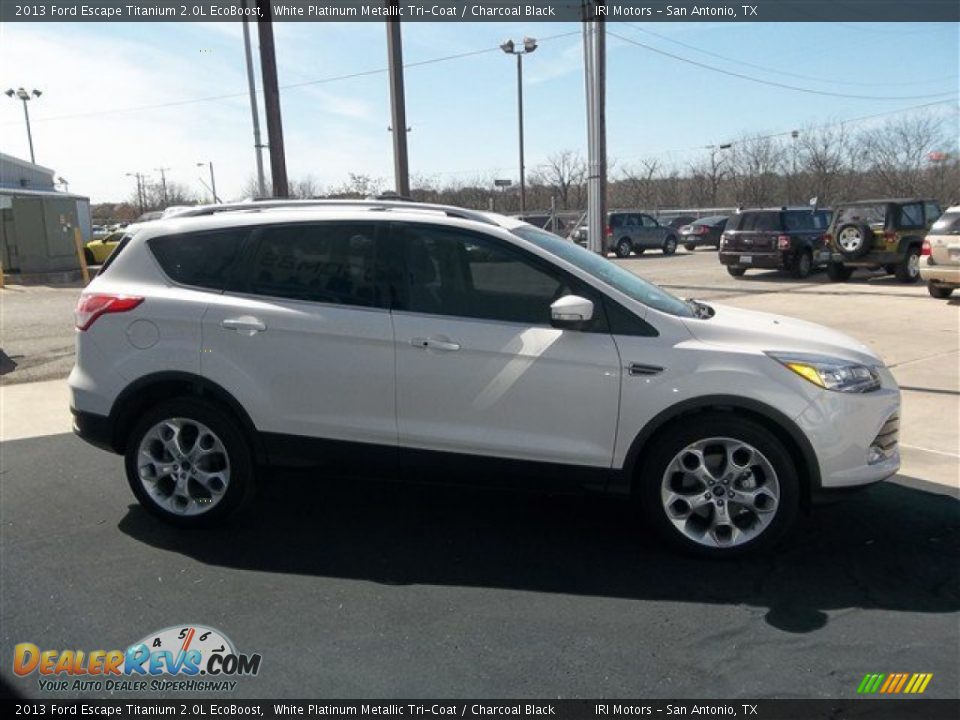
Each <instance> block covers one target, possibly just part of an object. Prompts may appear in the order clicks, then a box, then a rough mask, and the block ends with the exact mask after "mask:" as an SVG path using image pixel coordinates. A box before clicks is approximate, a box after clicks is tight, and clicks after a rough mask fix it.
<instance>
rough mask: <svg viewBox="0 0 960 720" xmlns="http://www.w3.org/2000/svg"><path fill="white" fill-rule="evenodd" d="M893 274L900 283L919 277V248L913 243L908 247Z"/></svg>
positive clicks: (911, 281) (909, 281)
mask: <svg viewBox="0 0 960 720" xmlns="http://www.w3.org/2000/svg"><path fill="white" fill-rule="evenodd" d="M893 274H894V276H895V277H896V278H897V280H899V281H900V282H902V283H915V282H917V280H919V279H920V248H919V247H917V246H916V245H914V246H913V247H911V248H910V249H908V250H907V253H906V255H904V256H903V260H901V261H900V262H899V263H898V264H897V268H896V270H895V271H894V273H893Z"/></svg>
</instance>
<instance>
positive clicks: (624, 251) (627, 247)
mask: <svg viewBox="0 0 960 720" xmlns="http://www.w3.org/2000/svg"><path fill="white" fill-rule="evenodd" d="M632 250H633V243H632V242H630V238H628V237H622V238H620V239H619V240H617V246H616V247H615V248H614V252H615V253H616V254H617V257H618V258H625V257H630V253H631V251H632Z"/></svg>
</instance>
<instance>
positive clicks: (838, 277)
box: [827, 262, 853, 282]
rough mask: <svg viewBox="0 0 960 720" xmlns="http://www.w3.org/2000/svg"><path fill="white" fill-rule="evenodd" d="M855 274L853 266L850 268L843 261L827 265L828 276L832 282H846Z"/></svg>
mask: <svg viewBox="0 0 960 720" xmlns="http://www.w3.org/2000/svg"><path fill="white" fill-rule="evenodd" d="M851 275H853V268H849V267H847V266H846V265H844V264H843V263H835V262H832V263H829V264H828V265H827V277H828V278H830V281H831V282H846V281H847V280H849V279H850V276H851Z"/></svg>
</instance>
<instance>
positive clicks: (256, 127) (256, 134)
mask: <svg viewBox="0 0 960 720" xmlns="http://www.w3.org/2000/svg"><path fill="white" fill-rule="evenodd" d="M243 5H244V8H246V6H247V2H246V0H244V3H243ZM243 52H244V55H245V56H246V60H247V85H248V86H249V88H250V114H251V115H252V116H253V148H254V152H255V154H256V158H257V195H258V197H266V194H267V191H266V184H265V183H264V179H263V143H262V142H261V140H260V112H259V110H258V109H257V83H256V80H255V79H254V76H253V52H252V51H251V49H250V27H249V21H248V20H247V16H246V15H244V16H243Z"/></svg>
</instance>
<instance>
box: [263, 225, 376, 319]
mask: <svg viewBox="0 0 960 720" xmlns="http://www.w3.org/2000/svg"><path fill="white" fill-rule="evenodd" d="M374 231H375V228H374V225H373V224H370V223H315V224H297V225H279V226H270V227H265V228H263V229H260V230H255V231H254V233H253V237H254V240H255V252H254V255H253V257H252V258H251V260H250V268H249V269H248V274H247V280H246V291H247V292H250V293H253V294H255V295H268V296H271V297H279V298H289V299H291V300H305V301H311V302H322V303H335V304H342V305H359V306H363V307H371V306H377V305H380V304H381V302H382V297H381V292H380V285H379V283H378V278H377V277H376V268H375V261H376V243H375V239H374Z"/></svg>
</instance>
